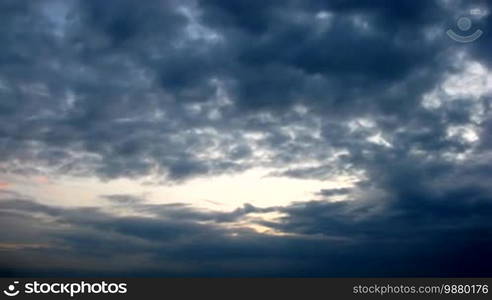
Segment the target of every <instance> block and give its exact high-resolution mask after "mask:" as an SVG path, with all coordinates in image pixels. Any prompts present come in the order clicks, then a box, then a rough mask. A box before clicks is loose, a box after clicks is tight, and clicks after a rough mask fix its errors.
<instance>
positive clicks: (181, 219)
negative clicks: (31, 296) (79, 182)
mask: <svg viewBox="0 0 492 300" xmlns="http://www.w3.org/2000/svg"><path fill="white" fill-rule="evenodd" d="M477 3H478V2H477ZM479 4H480V3H479ZM468 5H469V4H468V3H465V2H463V1H427V0H425V1H424V0H422V1H416V2H415V1H414V2H412V4H411V5H409V4H405V3H401V2H395V1H365V0H359V1H354V2H347V1H330V2H329V3H327V2H325V1H307V2H303V1H283V2H282V3H275V2H269V3H265V2H264V1H192V0H190V1H164V2H163V1H147V2H146V3H145V4H143V3H137V2H135V1H105V2H104V3H100V2H99V1H98V2H96V1H75V0H73V1H63V2H62V1H43V2H42V3H41V2H39V3H38V2H27V1H10V0H7V1H2V3H1V4H0V20H1V21H0V22H1V24H0V25H1V26H0V42H1V44H2V45H4V46H3V47H2V49H1V50H0V65H1V66H2V74H1V75H0V116H1V117H0V172H2V174H6V175H5V176H8V175H10V174H15V175H28V176H39V177H37V178H45V177H42V176H46V175H53V176H55V177H56V176H60V177H61V176H63V175H70V176H73V177H75V178H80V177H82V178H98V179H101V180H115V179H121V178H127V179H142V178H151V181H152V182H154V183H155V182H157V183H159V184H167V185H173V184H176V185H179V184H180V183H182V182H184V181H186V180H190V179H193V178H196V177H200V178H205V179H206V178H210V177H211V176H216V175H233V174H237V173H241V172H244V171H246V170H248V169H253V168H265V169H268V170H271V172H270V176H278V177H294V178H299V179H313V178H314V179H318V180H325V181H327V182H328V181H330V180H332V179H333V178H350V179H351V181H350V182H351V183H353V186H352V187H339V188H332V187H327V188H326V189H323V190H321V191H319V194H318V195H313V196H322V197H326V198H328V199H325V200H323V201H315V200H313V199H299V201H298V202H296V203H292V204H286V205H283V206H278V207H261V208H260V207H257V206H255V203H254V201H255V199H252V200H251V203H252V204H245V205H244V206H242V207H239V208H237V209H235V210H232V211H229V212H215V211H206V210H202V209H198V208H197V207H195V206H193V205H192V204H190V203H188V204H184V203H181V202H180V203H172V204H166V205H158V204H151V203H148V202H147V201H146V199H145V197H144V196H141V195H131V194H130V195H127V194H114V195H102V196H101V195H96V197H100V198H99V200H102V201H104V202H105V203H106V204H108V205H107V207H106V206H104V207H89V208H62V207H57V206H54V205H47V204H46V202H44V203H45V204H41V201H39V199H32V198H29V197H27V196H23V195H21V194H20V193H18V194H16V193H13V192H12V193H6V191H5V188H6V187H7V185H6V184H5V183H3V184H2V183H0V190H1V196H2V199H3V200H1V201H0V210H1V213H2V219H0V220H1V221H0V222H1V223H2V226H1V227H0V228H9V231H7V230H6V229H4V230H2V232H1V234H0V245H7V246H5V247H3V248H2V247H1V246H0V251H2V253H3V254H5V255H2V259H1V261H0V265H1V266H2V269H3V270H5V272H10V273H9V274H17V275H26V274H41V273H43V274H94V272H95V270H97V271H98V272H99V271H100V272H103V273H98V274H113V275H134V274H139V275H152V274H157V275H166V276H167V275H169V276H173V275H184V276H197V275H198V276H199V275H207V276H221V275H231V276H240V275H262V276H263V275H265V276H266V275H271V276H275V275H278V276H318V275H320V276H334V275H349V276H354V275H357V276H364V275H370V276H385V275H403V276H413V275H415V276H434V275H436V276H455V275H456V276H480V275H484V274H489V273H490V270H491V267H492V264H491V262H490V260H488V259H487V258H486V257H487V256H486V255H483V257H482V260H481V261H480V262H479V261H478V258H477V257H480V255H481V254H486V253H489V252H490V250H491V248H492V247H491V244H490V239H489V238H487V237H488V236H490V230H491V228H490V226H489V223H490V222H489V221H488V219H489V216H490V214H491V212H492V211H491V207H490V203H491V200H492V199H490V195H491V190H490V187H489V184H488V183H489V182H490V181H491V178H490V177H491V175H490V174H492V173H491V172H490V171H491V170H490V161H491V145H492V142H491V140H490V136H492V135H491V134H492V131H491V129H492V125H491V124H492V123H491V115H490V112H491V99H492V98H491V97H490V96H491V92H492V90H491V85H490V78H491V75H490V74H491V73H490V71H489V69H490V64H491V61H492V60H491V57H490V35H487V34H485V35H484V36H483V38H482V39H481V40H480V41H477V42H476V43H472V44H469V45H461V44H456V43H454V42H453V41H451V40H449V39H447V37H446V35H445V34H444V32H445V30H446V29H447V28H450V27H452V26H453V24H448V23H447V22H451V23H452V22H455V20H456V17H457V16H459V15H461V14H463V12H466V11H467V9H468ZM482 5H484V4H483V3H482ZM473 22H474V25H475V26H476V27H480V28H482V29H483V30H484V32H487V31H490V29H491V28H492V26H490V25H491V24H490V18H482V19H474V20H473ZM439 33H441V34H439ZM47 178H51V177H47ZM9 183H10V181H9ZM342 195H343V196H344V201H338V202H330V201H328V200H330V197H332V196H342ZM232 196H233V195H232ZM47 197H49V195H48V196H47ZM264 197H265V198H267V197H268V195H264ZM185 200H186V199H185ZM212 200H213V199H212ZM183 201H184V200H183ZM123 209H126V211H123ZM123 212H124V213H123ZM129 212H131V213H129ZM268 214H271V215H276V217H275V218H273V219H272V217H268ZM12 224H18V226H17V225H16V226H12ZM255 226H256V227H255ZM261 226H262V228H267V229H268V230H269V231H267V232H264V233H260V232H259V231H257V230H256V229H258V228H259V227H261ZM10 228H12V229H10ZM255 228H256V229H255ZM12 245H15V246H12ZM22 245H24V246H22ZM29 245H43V247H31V246H29ZM14 248H15V249H18V251H15V252H14V251H11V249H14ZM26 257H30V259H29V261H27V260H25V259H26ZM102 257H103V258H105V259H101V258H102ZM108 257H109V258H108ZM24 260H25V261H24ZM81 261H83V262H84V264H81V263H80V262H81ZM417 262H418V263H417ZM421 262H425V266H423V265H421V264H420V263H421Z"/></svg>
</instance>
